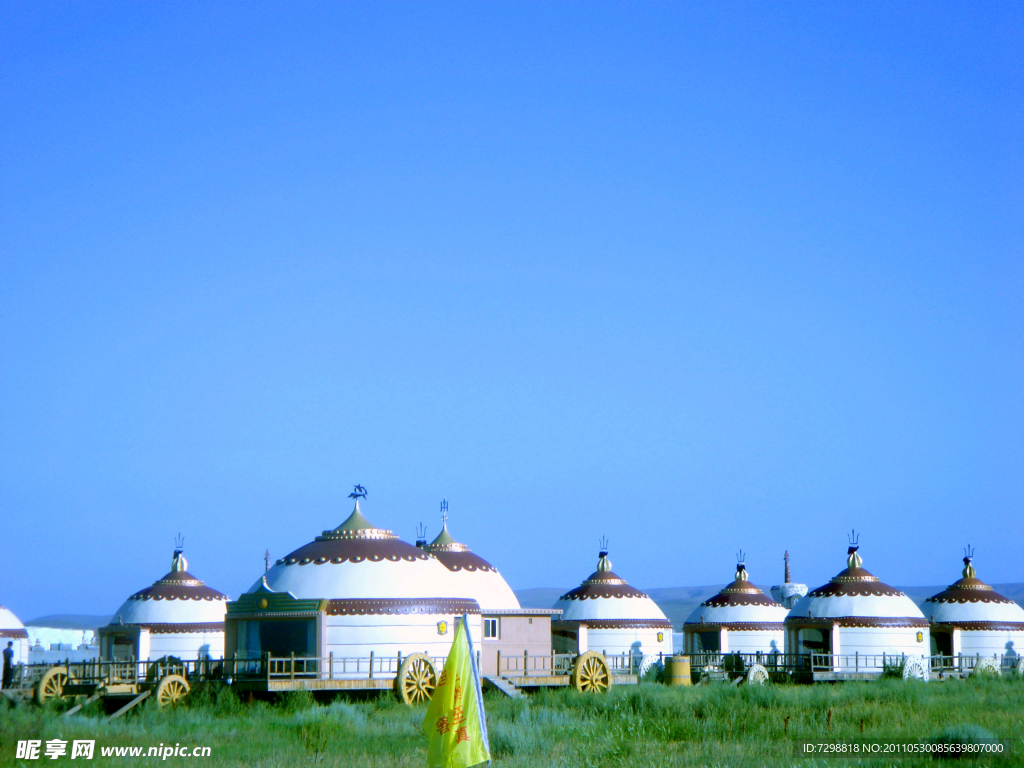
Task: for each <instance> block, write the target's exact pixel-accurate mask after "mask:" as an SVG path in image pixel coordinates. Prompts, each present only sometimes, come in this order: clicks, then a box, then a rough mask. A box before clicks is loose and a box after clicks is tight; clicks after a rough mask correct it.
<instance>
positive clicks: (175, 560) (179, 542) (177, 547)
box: [171, 533, 188, 573]
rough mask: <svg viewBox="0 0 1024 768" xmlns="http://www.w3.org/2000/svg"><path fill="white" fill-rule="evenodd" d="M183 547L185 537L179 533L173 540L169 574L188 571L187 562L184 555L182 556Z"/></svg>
mask: <svg viewBox="0 0 1024 768" xmlns="http://www.w3.org/2000/svg"><path fill="white" fill-rule="evenodd" d="M184 547H185V537H184V536H182V535H181V534H180V533H179V534H178V535H177V536H176V537H175V539H174V556H173V557H172V558H171V573H177V572H179V571H187V570H188V560H186V559H185V555H184V554H183V552H184Z"/></svg>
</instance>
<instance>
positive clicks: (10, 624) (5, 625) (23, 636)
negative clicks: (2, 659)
mask: <svg viewBox="0 0 1024 768" xmlns="http://www.w3.org/2000/svg"><path fill="white" fill-rule="evenodd" d="M8 643H11V644H12V645H11V648H12V650H13V651H14V659H13V662H12V663H14V664H28V630H26V629H25V625H24V624H22V623H21V620H20V619H19V618H18V617H17V616H15V615H14V612H13V611H11V610H9V609H7V608H4V607H3V606H2V605H0V646H2V647H3V648H6V647H7V644H8Z"/></svg>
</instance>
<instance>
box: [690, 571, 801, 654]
mask: <svg viewBox="0 0 1024 768" xmlns="http://www.w3.org/2000/svg"><path fill="white" fill-rule="evenodd" d="M743 561H744V558H743V554H742V553H740V557H739V562H738V563H737V564H736V575H735V577H734V579H733V582H732V583H731V584H729V585H728V586H726V587H724V588H723V589H722V590H721V591H720V592H719V593H718V594H717V595H715V596H714V597H711V598H709V599H708V600H705V601H704V602H703V603H701V604H700V605H698V606H697V607H696V608H695V609H694V610H693V612H692V613H691V614H690V615H689V617H688V618H687V619H686V622H685V623H684V624H683V633H684V635H685V648H686V652H687V653H766V654H771V653H782V652H783V651H784V649H785V645H786V629H785V624H784V623H783V622H784V621H785V620H786V615H787V614H788V613H789V610H788V609H787V608H786V607H785V606H783V605H779V604H778V603H777V602H775V601H774V600H772V599H771V598H770V597H768V596H767V595H765V593H764V592H762V591H761V590H760V589H758V588H757V587H756V586H754V585H753V584H751V583H750V578H749V577H748V575H747V567H746V564H745V563H744V562H743Z"/></svg>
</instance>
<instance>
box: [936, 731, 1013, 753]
mask: <svg viewBox="0 0 1024 768" xmlns="http://www.w3.org/2000/svg"><path fill="white" fill-rule="evenodd" d="M931 743H932V744H936V745H943V746H953V745H956V746H960V747H971V746H980V745H982V744H998V743H999V740H998V739H997V738H996V737H995V735H994V734H993V733H992V732H991V731H986V730H985V729H984V728H982V727H981V726H978V725H966V724H964V725H954V726H953V727H951V728H946V729H945V730H944V731H942V732H941V733H939V734H938V735H937V736H935V738H933V739H932V740H931ZM973 756H974V755H972V753H969V752H968V753H964V752H937V753H935V757H936V758H938V759H946V760H956V759H959V758H970V757H973Z"/></svg>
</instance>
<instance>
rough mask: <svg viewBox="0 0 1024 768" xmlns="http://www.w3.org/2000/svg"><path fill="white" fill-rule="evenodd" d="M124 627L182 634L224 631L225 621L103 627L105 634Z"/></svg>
mask: <svg viewBox="0 0 1024 768" xmlns="http://www.w3.org/2000/svg"><path fill="white" fill-rule="evenodd" d="M121 627H124V628H126V629H148V630H149V633H150V634H151V635H181V634H187V633H190V632H197V633H199V632H223V631H224V622H223V621H208V622H197V623H193V624H108V625H107V626H105V627H101V628H100V631H101V632H103V634H109V633H111V632H114V631H116V630H118V629H119V628H121Z"/></svg>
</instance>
